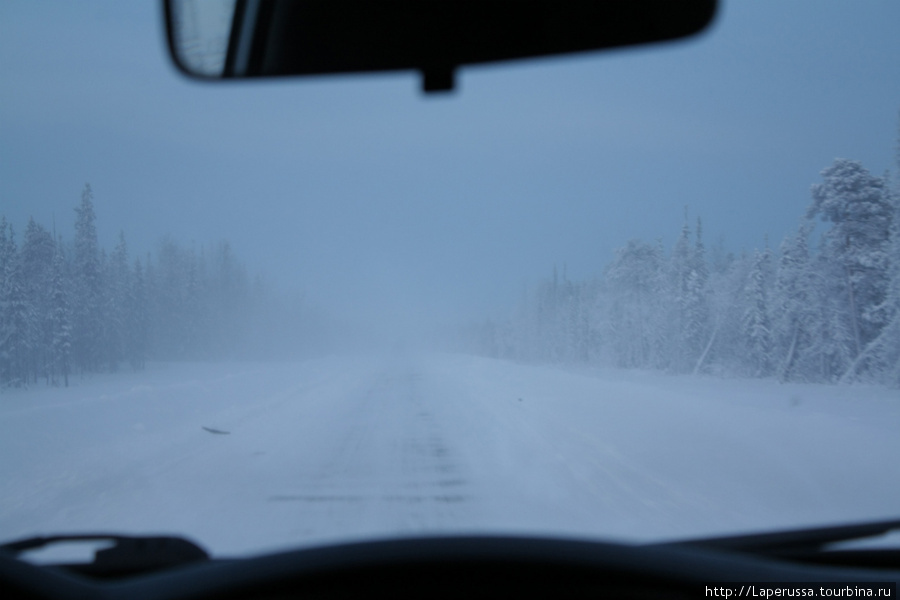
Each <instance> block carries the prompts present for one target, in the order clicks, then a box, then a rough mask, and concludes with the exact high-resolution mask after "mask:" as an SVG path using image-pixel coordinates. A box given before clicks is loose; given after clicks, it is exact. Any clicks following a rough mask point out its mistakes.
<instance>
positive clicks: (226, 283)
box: [0, 185, 315, 387]
mask: <svg viewBox="0 0 900 600" xmlns="http://www.w3.org/2000/svg"><path fill="white" fill-rule="evenodd" d="M308 321H309V319H307V318H306V315H305V306H304V303H303V302H302V299H301V298H294V299H286V298H284V297H281V296H279V295H277V294H275V293H273V291H272V289H270V286H269V285H268V284H267V282H266V281H265V280H264V278H263V277H262V276H261V275H255V276H251V275H250V274H249V273H248V271H247V269H246V267H245V266H244V265H243V264H242V263H241V262H240V261H239V260H238V258H237V257H236V256H235V253H234V251H233V250H232V248H231V245H230V244H229V243H228V242H224V241H223V242H221V243H219V244H217V245H214V246H212V247H205V246H201V247H200V248H196V247H194V245H191V246H185V245H182V244H180V243H179V242H177V241H176V240H174V239H173V238H171V237H165V238H163V239H162V241H161V242H160V243H159V247H158V249H157V252H156V253H155V255H151V254H147V255H146V256H145V257H144V258H143V260H142V259H141V257H134V258H133V259H132V257H131V256H130V255H129V250H128V246H127V244H126V241H125V235H124V233H120V235H119V240H118V243H117V244H116V246H115V247H114V248H113V249H112V251H110V252H107V251H106V250H105V249H103V248H101V247H100V245H99V242H98V236H97V228H96V214H95V211H94V203H93V194H92V191H91V187H90V185H86V186H85V188H84V190H83V192H82V195H81V203H80V204H79V205H78V206H77V207H76V209H75V232H74V238H73V240H72V241H71V242H67V241H65V239H64V238H63V236H62V235H55V232H53V231H49V230H48V229H47V228H46V227H44V226H43V225H41V224H38V223H37V222H35V220H34V219H33V218H32V219H30V220H29V222H28V224H27V226H26V227H25V232H24V235H23V236H22V241H21V245H19V244H17V242H16V233H15V230H14V227H13V225H12V224H11V223H8V222H7V220H6V218H5V217H0V385H2V386H14V387H19V386H24V385H29V384H35V383H39V382H44V383H46V384H49V385H63V386H68V385H69V379H70V377H71V376H72V375H73V374H78V375H84V374H87V373H96V372H112V371H116V370H118V369H120V368H123V367H126V368H128V367H130V368H132V369H135V370H137V369H142V368H143V367H144V365H145V364H146V362H147V361H148V360H208V359H227V358H246V357H251V356H252V357H266V356H267V355H269V354H271V353H273V352H277V353H278V354H279V355H283V354H290V353H295V352H300V351H302V350H303V348H304V346H303V343H304V342H307V341H308V340H309V339H310V338H312V337H315V333H314V332H313V331H311V330H310V327H309V322H308Z"/></svg>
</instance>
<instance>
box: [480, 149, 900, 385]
mask: <svg viewBox="0 0 900 600" xmlns="http://www.w3.org/2000/svg"><path fill="white" fill-rule="evenodd" d="M898 211H900V193H898V191H897V190H896V188H895V187H894V186H892V185H891V182H890V180H889V177H888V176H887V175H886V176H884V177H877V176H875V175H872V174H871V173H870V172H869V171H868V170H866V168H865V167H863V165H862V164H860V163H859V162H856V161H852V160H846V159H838V160H835V161H834V163H833V164H832V165H831V166H829V167H828V168H826V169H825V170H824V171H822V181H821V182H820V183H818V184H815V185H813V187H812V193H811V202H810V204H809V207H808V210H807V211H806V214H805V215H803V216H802V218H801V220H800V224H799V227H798V229H797V231H796V233H794V234H793V235H790V236H788V237H787V238H786V239H784V240H783V241H782V242H781V243H780V245H779V246H778V247H777V248H771V247H770V246H769V244H768V241H766V243H765V245H764V247H763V248H762V250H755V251H753V252H742V253H741V254H740V255H738V256H735V255H734V254H732V253H728V252H727V251H726V250H725V249H724V246H723V244H721V243H720V244H717V245H714V246H713V247H711V249H710V250H707V248H706V245H705V242H704V239H703V228H702V222H701V220H700V219H699V218H698V219H697V220H696V224H695V225H694V226H693V227H691V223H689V222H688V220H687V216H686V217H685V222H684V224H683V225H682V227H681V231H680V235H678V237H677V241H676V242H675V244H674V247H673V248H671V250H670V251H669V252H667V251H666V248H664V247H663V245H662V242H660V241H656V242H647V241H643V240H638V239H635V240H631V241H629V242H628V243H627V244H626V245H625V246H624V247H621V248H619V249H618V250H617V251H616V253H615V258H614V259H613V260H612V262H611V263H610V264H608V265H607V266H606V268H605V269H604V270H603V272H602V276H599V277H597V278H594V279H591V280H587V281H571V280H569V279H568V278H567V277H566V275H565V273H563V275H562V276H560V275H559V273H558V271H557V270H556V269H555V268H554V271H553V274H552V277H550V278H548V279H546V280H544V281H541V282H540V283H539V284H538V285H537V286H536V287H534V288H533V289H532V290H530V291H529V292H526V294H525V295H524V298H523V299H522V300H521V301H520V303H519V305H518V306H517V307H516V309H515V311H514V312H513V315H512V316H511V317H510V318H509V319H507V320H504V321H495V320H489V321H486V322H482V323H479V324H476V325H473V326H471V327H470V328H469V330H468V332H467V339H466V342H467V343H468V345H470V347H475V348H477V349H478V350H479V351H480V352H482V353H485V354H488V355H490V356H495V357H501V358H510V359H515V360H523V361H535V362H550V363H570V364H571V363H579V364H589V365H601V366H616V367H621V368H630V369H654V370H662V371H666V372H671V373H706V374H714V375H722V376H729V377H730V376H734V377H774V378H778V379H779V380H781V381H797V382H817V383H837V382H841V383H851V382H869V383H879V384H886V385H890V386H894V387H896V386H900V212H898Z"/></svg>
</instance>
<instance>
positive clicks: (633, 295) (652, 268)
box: [606, 240, 665, 368]
mask: <svg viewBox="0 0 900 600" xmlns="http://www.w3.org/2000/svg"><path fill="white" fill-rule="evenodd" d="M663 267H664V257H663V256H662V252H661V248H660V247H659V246H658V245H654V244H647V243H644V242H641V241H639V240H630V241H629V242H628V244H627V245H626V246H624V247H623V248H619V249H618V250H616V258H615V259H614V260H613V262H612V263H611V264H610V265H609V267H608V268H607V270H606V283H607V290H608V294H609V298H610V309H609V310H610V318H609V319H608V324H609V331H608V337H609V343H610V346H611V352H612V356H613V359H614V360H615V364H616V365H617V366H620V367H626V368H635V367H636V368H654V367H661V366H663V364H662V363H663V361H664V358H663V356H662V353H660V346H661V341H662V339H663V334H662V331H663V329H664V324H665V321H664V318H665V316H664V315H663V314H662V311H661V310H660V304H661V303H660V301H661V299H662V297H663V294H664V292H663V284H664V282H663Z"/></svg>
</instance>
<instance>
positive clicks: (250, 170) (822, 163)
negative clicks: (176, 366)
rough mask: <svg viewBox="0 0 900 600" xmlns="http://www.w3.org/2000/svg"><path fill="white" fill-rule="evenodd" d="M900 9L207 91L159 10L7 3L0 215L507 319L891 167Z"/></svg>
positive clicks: (334, 287)
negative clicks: (542, 281)
mask: <svg viewBox="0 0 900 600" xmlns="http://www.w3.org/2000/svg"><path fill="white" fill-rule="evenodd" d="M898 24H900V2H896V0H865V1H862V0H845V1H841V2H836V1H835V2H832V1H824V0H809V1H800V0H793V1H790V2H786V1H784V0H769V1H761V0H753V1H752V2H751V1H744V2H727V3H724V5H723V6H722V8H721V10H720V14H719V17H718V19H717V21H716V23H715V25H714V27H713V28H712V29H711V30H710V31H709V32H708V33H707V34H705V35H704V36H702V37H700V38H698V39H696V40H694V41H690V42H686V43H677V44H670V45H664V46H656V47H654V48H652V49H642V50H631V51H616V52H609V53H600V54H592V55H589V56H586V57H580V58H576V59H564V60H544V61H538V62H533V63H519V64H517V65H515V66H512V67H506V66H505V67H482V68H477V69H476V68H473V69H468V70H463V71H462V72H461V74H460V75H459V78H458V83H459V88H458V90H457V91H456V92H455V93H454V94H451V95H444V96H439V97H433V98H432V97H425V96H423V95H422V94H421V93H420V92H419V81H418V78H417V77H416V76H415V75H413V74H397V75H378V76H366V77H339V78H334V77H332V78H317V79H311V80H288V81H278V82H268V83H262V84H260V83H253V84H233V83H232V84H212V85H211V84H202V83H196V82H193V81H189V80H186V79H185V78H183V77H182V76H180V75H179V74H178V73H176V72H175V70H174V69H173V67H172V66H171V65H170V63H169V60H168V57H167V54H166V51H165V47H164V43H163V31H162V23H161V9H160V6H159V4H158V3H157V2H121V1H120V0H110V1H107V2H87V1H82V0H80V1H79V2H69V1H58V2H46V1H35V0H19V1H12V0H3V2H0V214H5V215H6V216H7V217H8V218H9V219H10V220H11V221H12V222H13V224H14V225H15V227H16V229H17V231H18V232H20V233H21V232H22V231H23V230H24V226H25V224H26V222H27V219H28V217H29V216H32V215H33V216H34V217H35V219H36V220H37V221H38V222H40V223H42V224H44V225H46V226H48V227H49V226H50V225H51V223H52V222H53V221H54V220H55V223H56V228H57V230H58V231H60V232H61V233H63V234H64V235H65V236H66V237H67V238H68V239H71V236H72V224H73V222H74V211H73V210H72V209H73V207H74V206H75V205H76V204H77V203H78V201H79V198H80V194H81V190H82V187H83V185H84V183H85V182H90V184H91V185H92V187H93V189H94V193H95V203H96V210H97V213H98V227H99V231H100V235H101V241H102V242H103V244H104V245H105V246H106V247H112V245H113V243H114V240H115V238H116V237H117V235H118V232H119V231H120V230H123V231H124V232H125V235H126V238H127V239H128V241H129V244H130V246H131V249H132V252H133V253H134V252H146V251H152V250H154V248H155V246H156V244H157V242H158V240H159V239H160V238H161V237H162V236H163V235H164V234H167V233H170V234H172V235H174V236H175V237H176V238H178V239H179V240H182V241H184V242H190V241H195V242H196V243H208V242H216V241H218V240H221V239H225V238H227V239H229V240H230V241H231V242H232V244H233V246H234V247H235V249H236V252H237V254H238V255H239V256H240V257H243V259H244V261H245V262H246V263H248V265H249V266H250V267H251V268H253V269H254V270H263V271H265V272H266V274H267V275H268V276H269V277H270V278H272V279H276V280H279V281H280V282H282V285H283V286H285V287H290V288H296V289H303V290H305V292H306V294H307V296H308V297H310V298H315V299H317V300H318V301H319V302H321V303H322V304H326V305H330V306H334V307H336V308H338V309H340V310H346V311H362V314H366V315H368V316H371V314H372V313H370V312H368V311H367V310H362V309H360V308H359V307H361V306H376V307H378V310H379V314H380V310H381V309H382V308H385V307H386V308H388V314H389V315H390V316H398V315H417V314H423V315H431V314H435V315H438V316H441V317H442V318H443V317H449V316H457V315H465V316H470V315H476V314H484V315H488V314H491V315H494V316H497V315H500V316H502V314H503V313H504V311H505V310H507V309H509V308H511V307H512V306H513V304H514V303H515V302H516V301H517V298H518V296H519V295H520V294H521V290H522V288H523V286H524V285H527V284H534V283H535V282H537V281H538V279H539V278H541V277H543V276H546V275H547V274H549V273H550V272H551V270H552V268H553V266H554V265H558V266H559V267H560V268H562V266H563V265H566V268H567V270H568V273H569V275H570V277H576V278H586V277H591V276H594V275H597V274H599V273H600V272H601V271H602V268H603V266H604V265H605V264H606V263H607V262H608V261H609V260H610V259H611V257H612V255H613V254H612V253H613V250H614V249H615V248H616V247H618V246H621V245H623V244H624V243H625V242H626V241H627V240H628V239H629V238H633V237H639V238H643V239H646V240H653V239H655V238H657V237H662V238H663V239H664V241H665V242H666V244H667V245H670V244H671V242H672V241H674V238H675V235H676V234H677V232H678V229H679V228H680V226H681V223H682V219H683V207H684V206H685V205H689V207H690V215H691V219H692V220H693V219H694V218H695V217H696V216H697V215H700V216H702V217H703V219H704V226H705V231H706V234H707V242H708V243H710V244H711V243H712V242H714V241H715V239H716V238H718V237H719V236H724V238H725V239H726V241H727V245H728V247H729V249H731V250H735V251H740V250H741V249H742V248H748V249H751V248H753V247H758V246H761V245H762V243H763V239H764V236H765V235H766V234H767V233H768V235H769V236H770V238H771V239H772V242H773V244H776V245H777V243H778V242H779V241H780V239H781V238H782V236H784V235H785V233H788V232H791V231H793V230H794V229H795V227H796V225H797V222H798V220H799V218H800V216H801V215H802V214H803V212H804V210H805V208H806V206H807V204H808V202H809V187H810V185H811V184H813V183H815V182H816V181H817V180H818V177H819V175H818V174H819V172H820V171H821V170H822V169H823V168H825V167H827V166H828V165H829V164H830V163H831V161H832V160H833V159H834V158H835V157H847V158H854V159H858V160H861V161H862V162H863V163H864V164H865V165H866V166H867V167H868V168H869V169H870V170H871V171H873V172H875V173H878V174H881V173H882V172H884V171H885V170H886V169H888V168H893V167H894V156H895V154H894V151H895V145H896V138H897V129H898V110H900V35H898V33H897V31H898V28H897V25H898Z"/></svg>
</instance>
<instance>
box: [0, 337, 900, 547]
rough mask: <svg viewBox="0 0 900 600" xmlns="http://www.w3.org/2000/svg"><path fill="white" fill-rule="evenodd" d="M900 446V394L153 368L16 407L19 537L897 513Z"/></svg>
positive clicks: (5, 526)
mask: <svg viewBox="0 0 900 600" xmlns="http://www.w3.org/2000/svg"><path fill="white" fill-rule="evenodd" d="M898 428H900V402H898V399H897V395H896V391H891V390H882V389H879V388H866V387H864V386H855V387H852V388H851V387H836V386H812V385H806V386H804V385H779V384H777V383H775V382H766V381H758V380H754V381H745V380H716V379H710V378H687V377H684V378H679V377H667V376H662V375H653V374H647V373H637V372H630V373H629V372H620V371H608V372H594V373H575V372H567V371H562V370H558V369H553V368H544V367H534V366H526V365H518V364H514V363H509V362H502V361H496V360H490V359H485V358H477V357H470V356H462V355H435V356H428V357H413V356H391V357H387V358H384V357H381V358H371V357H360V356H354V357H331V358H326V359H319V360H312V361H307V362H303V363H278V364H244V363H234V364H171V365H152V366H151V368H150V369H148V371H146V372H143V373H137V374H132V373H127V374H126V373H123V374H116V375H109V376H98V377H95V378H93V379H90V380H82V381H76V382H75V385H74V386H73V387H71V388H69V389H53V388H43V387H37V388H33V389H31V390H21V391H4V392H3V394H2V395H0V456H2V457H3V459H2V463H3V464H2V471H3V475H2V477H0V497H2V498H4V502H3V505H2V506H0V538H2V539H12V538H15V537H22V536H27V535H34V534H49V533H54V532H74V531H80V532H90V531H104V532H106V531H116V532H125V533H146V534H150V533H175V534H183V535H187V536H188V537H191V538H193V539H195V540H197V541H199V542H200V543H201V544H202V545H204V546H206V547H208V548H209V549H210V550H211V551H212V552H213V553H215V554H219V555H227V554H245V553H248V552H258V551H262V550H269V549H276V548H286V547H296V546H301V545H309V544H320V543H327V542H332V541H340V540H348V539H359V538H364V537H384V536H397V535H428V534H436V533H522V534H539V535H567V536H580V537H584V536H587V537H594V538H596V537H605V538H608V539H618V540H622V539H625V540H635V541H642V540H653V539H672V538H680V537H686V536H692V535H708V534H713V533H723V532H737V531H747V530H757V529H762V528H778V527H787V526H792V525H807V524H820V523H829V522H836V521H847V520H862V519H872V518H880V517H889V516H896V507H897V506H898V505H900V483H898V482H900V467H898V464H897V462H896V457H897V456H900V436H897V435H896V431H897V430H898Z"/></svg>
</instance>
